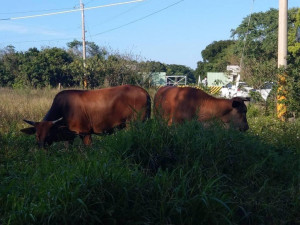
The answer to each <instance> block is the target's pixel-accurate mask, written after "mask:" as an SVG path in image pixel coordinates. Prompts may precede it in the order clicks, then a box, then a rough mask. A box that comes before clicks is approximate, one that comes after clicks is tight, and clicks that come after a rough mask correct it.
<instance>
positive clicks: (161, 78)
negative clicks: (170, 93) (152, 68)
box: [149, 72, 187, 86]
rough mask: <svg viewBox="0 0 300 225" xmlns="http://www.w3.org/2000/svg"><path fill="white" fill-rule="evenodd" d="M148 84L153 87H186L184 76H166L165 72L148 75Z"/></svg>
mask: <svg viewBox="0 0 300 225" xmlns="http://www.w3.org/2000/svg"><path fill="white" fill-rule="evenodd" d="M149 82H150V83H151V85H153V86H165V85H170V86H177V85H186V83H187V78H186V75H171V76H167V73H166V72H152V73H150V74H149Z"/></svg>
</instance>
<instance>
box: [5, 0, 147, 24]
mask: <svg viewBox="0 0 300 225" xmlns="http://www.w3.org/2000/svg"><path fill="white" fill-rule="evenodd" d="M143 1H145V0H133V1H127V2H118V3H112V4H107V5H100V6H93V7H88V8H85V9H84V10H91V9H98V8H104V7H110V6H116V5H124V4H131V3H135V2H143ZM80 10H81V9H72V10H66V11H60V12H53V13H46V14H38V15H31V16H20V17H10V18H3V19H0V20H20V19H29V18H36V17H42V16H52V15H58V14H65V13H72V12H77V11H80Z"/></svg>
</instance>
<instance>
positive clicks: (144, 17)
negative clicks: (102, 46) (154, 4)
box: [93, 0, 184, 36]
mask: <svg viewBox="0 0 300 225" xmlns="http://www.w3.org/2000/svg"><path fill="white" fill-rule="evenodd" d="M183 1H184V0H180V1H178V2H175V3H173V4H171V5H168V6H166V7H165V8H162V9H160V10H158V11H155V12H153V13H150V14H148V15H146V16H143V17H140V18H138V19H136V20H133V21H131V22H128V23H125V24H123V25H120V26H118V27H115V28H112V29H108V30H106V31H103V32H100V33H97V34H94V35H93V36H98V35H101V34H105V33H108V32H111V31H114V30H117V29H120V28H122V27H125V26H128V25H130V24H133V23H136V22H138V21H141V20H143V19H146V18H148V17H150V16H153V15H155V14H157V13H160V12H162V11H164V10H166V9H168V8H171V7H172V6H175V5H177V4H179V3H180V2H183Z"/></svg>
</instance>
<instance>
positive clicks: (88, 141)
mask: <svg viewBox="0 0 300 225" xmlns="http://www.w3.org/2000/svg"><path fill="white" fill-rule="evenodd" d="M81 139H82V141H83V144H84V145H85V146H89V145H91V144H92V136H91V135H90V134H88V135H84V136H81Z"/></svg>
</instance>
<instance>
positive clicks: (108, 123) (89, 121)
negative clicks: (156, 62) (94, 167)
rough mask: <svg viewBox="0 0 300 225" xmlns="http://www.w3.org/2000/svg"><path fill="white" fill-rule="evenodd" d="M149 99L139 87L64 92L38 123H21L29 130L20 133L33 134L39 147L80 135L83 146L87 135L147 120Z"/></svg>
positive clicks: (86, 142)
mask: <svg viewBox="0 0 300 225" xmlns="http://www.w3.org/2000/svg"><path fill="white" fill-rule="evenodd" d="M150 113H151V100H150V96H149V94H148V93H147V91H145V90H144V89H143V88H141V87H137V86H132V85H123V86H118V87H111V88H104V89H99V90H91V91H87V90H65V91H62V92H60V93H58V94H57V95H56V96H55V98H54V100H53V103H52V106H51V108H50V110H49V111H48V113H47V114H46V116H45V117H44V119H43V120H42V121H41V122H32V121H28V120H24V121H25V122H26V123H29V124H30V125H32V126H33V127H29V128H25V129H22V130H21V131H22V132H24V133H26V134H34V133H35V134H36V139H37V142H38V144H39V146H40V147H44V146H45V144H48V145H51V144H52V142H54V141H73V140H74V138H75V137H76V135H80V137H81V138H82V140H83V143H84V144H85V145H89V144H91V134H101V133H111V132H112V131H113V130H114V129H115V128H124V127H125V126H126V123H127V122H128V121H130V120H132V119H137V118H139V119H141V120H145V119H147V118H149V117H150Z"/></svg>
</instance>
